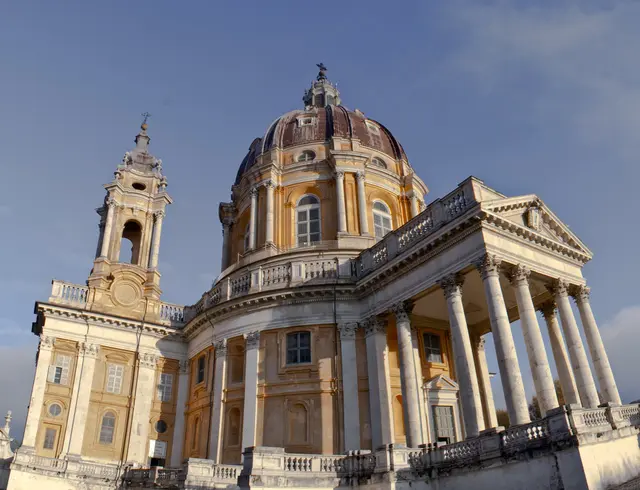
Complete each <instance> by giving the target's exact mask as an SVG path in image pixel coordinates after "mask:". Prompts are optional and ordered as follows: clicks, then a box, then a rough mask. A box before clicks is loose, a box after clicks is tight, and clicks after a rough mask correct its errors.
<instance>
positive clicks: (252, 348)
mask: <svg viewBox="0 0 640 490" xmlns="http://www.w3.org/2000/svg"><path fill="white" fill-rule="evenodd" d="M244 338H245V341H246V347H245V375H244V417H243V421H242V450H243V451H244V450H245V449H246V448H248V447H251V446H255V445H256V429H257V423H258V361H259V357H260V356H259V354H260V332H251V333H248V334H245V336H244Z"/></svg>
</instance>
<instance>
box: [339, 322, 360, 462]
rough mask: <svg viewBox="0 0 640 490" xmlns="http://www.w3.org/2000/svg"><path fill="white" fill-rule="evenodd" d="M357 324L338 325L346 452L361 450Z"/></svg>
mask: <svg viewBox="0 0 640 490" xmlns="http://www.w3.org/2000/svg"><path fill="white" fill-rule="evenodd" d="M357 330H358V324H357V323H341V324H338V331H339V332H340V360H341V364H342V399H343V405H344V406H343V414H344V450H345V451H354V450H356V449H360V408H359V405H358V364H357V361H356V331H357Z"/></svg>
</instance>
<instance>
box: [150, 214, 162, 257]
mask: <svg viewBox="0 0 640 490" xmlns="http://www.w3.org/2000/svg"><path fill="white" fill-rule="evenodd" d="M153 217H154V219H155V223H154V226H153V242H152V243H151V260H150V261H149V268H150V269H155V268H156V267H158V255H159V253H160V234H161V233H162V220H163V218H164V211H156V212H155V213H153Z"/></svg>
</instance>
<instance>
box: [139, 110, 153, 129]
mask: <svg viewBox="0 0 640 490" xmlns="http://www.w3.org/2000/svg"><path fill="white" fill-rule="evenodd" d="M141 116H142V117H144V119H143V120H142V124H141V125H140V128H141V129H144V130H145V131H146V130H147V128H148V127H149V125H148V124H147V119H149V118H150V117H151V114H149V113H148V112H143V113H142V114H141Z"/></svg>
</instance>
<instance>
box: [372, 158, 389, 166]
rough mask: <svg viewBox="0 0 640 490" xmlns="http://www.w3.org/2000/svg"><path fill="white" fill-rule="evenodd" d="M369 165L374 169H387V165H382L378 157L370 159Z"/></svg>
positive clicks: (382, 161) (382, 162)
mask: <svg viewBox="0 0 640 490" xmlns="http://www.w3.org/2000/svg"><path fill="white" fill-rule="evenodd" d="M371 165H373V166H374V167H380V168H387V164H386V163H384V160H382V159H381V158H378V157H374V158H372V159H371Z"/></svg>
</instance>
